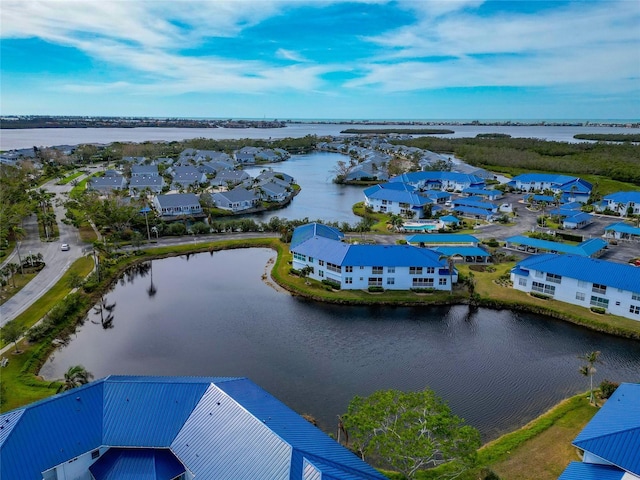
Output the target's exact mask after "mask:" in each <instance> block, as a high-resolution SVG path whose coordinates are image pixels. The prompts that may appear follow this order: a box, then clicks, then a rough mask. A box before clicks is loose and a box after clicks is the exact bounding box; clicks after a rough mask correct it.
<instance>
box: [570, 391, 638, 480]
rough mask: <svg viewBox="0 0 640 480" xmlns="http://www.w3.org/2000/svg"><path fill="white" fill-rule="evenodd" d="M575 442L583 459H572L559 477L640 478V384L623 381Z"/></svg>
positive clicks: (590, 479)
mask: <svg viewBox="0 0 640 480" xmlns="http://www.w3.org/2000/svg"><path fill="white" fill-rule="evenodd" d="M572 445H574V446H575V447H576V448H579V449H580V450H581V451H582V452H583V453H582V462H571V463H570V464H569V466H568V467H567V468H566V469H565V471H564V472H563V473H562V475H560V477H559V478H558V480H635V479H640V384H637V383H623V384H622V385H620V386H619V387H618V388H617V389H616V391H615V392H614V393H613V395H611V398H609V400H607V402H606V403H605V404H604V405H603V406H602V408H601V409H600V410H599V411H598V412H597V413H596V414H595V416H594V417H593V418H592V419H591V421H590V422H589V423H587V425H586V426H585V427H584V429H582V431H581V432H580V433H579V434H578V436H577V437H576V439H575V440H574V441H573V443H572Z"/></svg>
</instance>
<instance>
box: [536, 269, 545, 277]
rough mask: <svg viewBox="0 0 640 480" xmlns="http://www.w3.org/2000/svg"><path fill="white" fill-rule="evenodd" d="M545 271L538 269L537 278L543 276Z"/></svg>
mask: <svg viewBox="0 0 640 480" xmlns="http://www.w3.org/2000/svg"><path fill="white" fill-rule="evenodd" d="M542 275H543V273H542V272H541V271H540V270H536V278H542Z"/></svg>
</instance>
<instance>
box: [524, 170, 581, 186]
mask: <svg viewBox="0 0 640 480" xmlns="http://www.w3.org/2000/svg"><path fill="white" fill-rule="evenodd" d="M573 180H576V177H569V176H567V175H555V174H553V173H523V174H521V175H517V176H515V177H513V179H512V181H513V182H516V181H517V182H522V183H532V182H545V183H557V184H558V185H562V184H564V183H567V182H571V181H573Z"/></svg>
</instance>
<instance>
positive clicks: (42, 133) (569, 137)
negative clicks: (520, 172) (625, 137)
mask: <svg viewBox="0 0 640 480" xmlns="http://www.w3.org/2000/svg"><path fill="white" fill-rule="evenodd" d="M443 126H446V128H448V129H450V130H453V131H454V132H455V133H453V134H449V135H438V136H442V137H447V138H461V137H475V136H476V135H478V134H479V133H505V134H508V135H511V136H512V137H521V138H540V139H543V140H551V141H557V142H577V141H578V140H576V139H574V138H573V136H574V135H576V134H578V133H601V134H602V133H634V134H640V128H626V127H597V126H547V125H522V126H515V125H509V126H506V125H504V126H493V125H443ZM359 127H360V128H367V129H375V128H387V129H388V128H393V127H397V128H402V129H418V128H426V127H425V126H424V125H371V124H362V125H357V124H348V125H345V124H334V123H292V124H288V125H287V127H285V128H242V129H231V128H152V127H149V128H36V129H23V130H0V150H2V151H7V150H14V149H20V148H31V147H34V146H36V147H52V146H56V145H79V144H82V143H98V144H109V143H112V142H134V143H139V142H145V141H154V142H157V141H168V142H170V141H181V140H186V139H191V138H211V139H215V140H222V139H229V138H233V139H239V138H250V139H268V138H273V139H276V138H286V137H292V138H299V137H304V136H306V135H318V136H338V135H341V134H340V132H341V131H343V130H345V129H347V128H359ZM432 127H433V128H437V127H439V126H432V125H429V126H428V128H432Z"/></svg>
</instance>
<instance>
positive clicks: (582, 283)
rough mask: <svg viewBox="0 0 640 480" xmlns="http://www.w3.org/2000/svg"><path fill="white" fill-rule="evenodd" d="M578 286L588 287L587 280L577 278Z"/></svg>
mask: <svg viewBox="0 0 640 480" xmlns="http://www.w3.org/2000/svg"><path fill="white" fill-rule="evenodd" d="M578 287H579V288H588V287H589V282H585V281H584V280H578Z"/></svg>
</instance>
